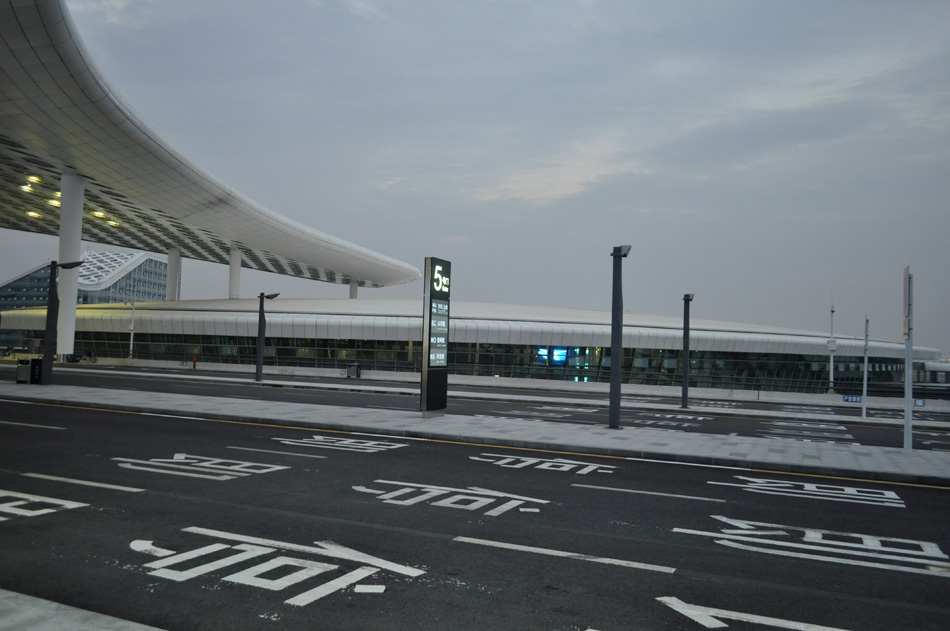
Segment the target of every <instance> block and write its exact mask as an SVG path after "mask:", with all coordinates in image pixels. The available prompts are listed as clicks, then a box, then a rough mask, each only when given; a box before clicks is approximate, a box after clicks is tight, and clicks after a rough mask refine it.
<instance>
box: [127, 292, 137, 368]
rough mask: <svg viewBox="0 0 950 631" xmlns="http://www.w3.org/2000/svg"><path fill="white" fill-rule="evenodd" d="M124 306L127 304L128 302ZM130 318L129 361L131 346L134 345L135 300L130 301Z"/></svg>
mask: <svg viewBox="0 0 950 631" xmlns="http://www.w3.org/2000/svg"><path fill="white" fill-rule="evenodd" d="M125 304H129V303H128V302H127V303H125ZM131 304H132V317H131V318H130V319H129V359H132V345H133V344H134V343H135V299H132V301H131Z"/></svg>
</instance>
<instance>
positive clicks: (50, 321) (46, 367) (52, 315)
mask: <svg viewBox="0 0 950 631" xmlns="http://www.w3.org/2000/svg"><path fill="white" fill-rule="evenodd" d="M57 267H58V266H57V264H56V261H51V262H50V264H49V295H48V296H47V298H46V335H45V336H44V338H43V364H42V375H41V378H40V383H44V384H48V383H52V381H53V355H55V354H56V326H57V323H58V320H59V292H58V291H57V288H56V268H57Z"/></svg>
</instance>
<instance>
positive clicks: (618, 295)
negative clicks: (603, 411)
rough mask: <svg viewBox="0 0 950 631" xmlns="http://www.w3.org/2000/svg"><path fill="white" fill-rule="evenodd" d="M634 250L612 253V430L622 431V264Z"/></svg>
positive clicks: (624, 248) (624, 247) (625, 248)
mask: <svg viewBox="0 0 950 631" xmlns="http://www.w3.org/2000/svg"><path fill="white" fill-rule="evenodd" d="M632 248H633V246H631V245H618V246H615V247H614V249H613V252H611V253H610V256H612V257H613V259H614V275H613V296H612V300H611V316H610V411H609V413H608V420H609V427H610V429H620V370H621V368H623V283H621V272H620V264H621V263H622V259H625V258H627V255H628V254H630V250H631V249H632Z"/></svg>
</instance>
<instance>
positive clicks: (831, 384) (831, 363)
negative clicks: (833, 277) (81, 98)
mask: <svg viewBox="0 0 950 631" xmlns="http://www.w3.org/2000/svg"><path fill="white" fill-rule="evenodd" d="M836 350H838V342H836V341H835V303H834V300H832V302H831V337H830V338H829V339H828V394H834V392H835V351H836Z"/></svg>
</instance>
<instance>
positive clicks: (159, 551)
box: [129, 539, 175, 557]
mask: <svg viewBox="0 0 950 631" xmlns="http://www.w3.org/2000/svg"><path fill="white" fill-rule="evenodd" d="M129 547H130V548H132V549H133V550H135V551H136V552H144V553H145V554H151V555H152V556H156V557H170V556H171V555H173V554H175V551H174V550H166V549H165V548H159V547H158V546H156V545H155V542H153V541H145V540H144V539H137V540H135V541H133V542H132V543H130V544H129Z"/></svg>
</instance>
